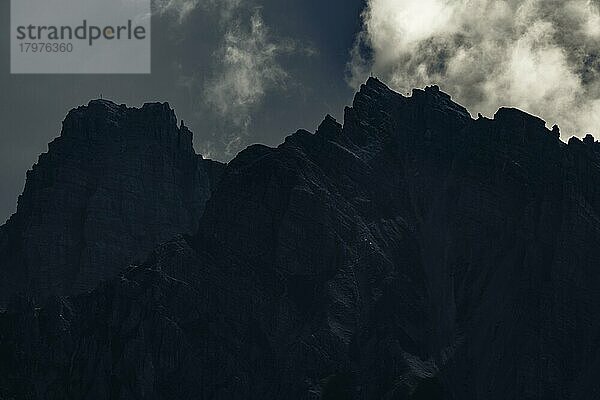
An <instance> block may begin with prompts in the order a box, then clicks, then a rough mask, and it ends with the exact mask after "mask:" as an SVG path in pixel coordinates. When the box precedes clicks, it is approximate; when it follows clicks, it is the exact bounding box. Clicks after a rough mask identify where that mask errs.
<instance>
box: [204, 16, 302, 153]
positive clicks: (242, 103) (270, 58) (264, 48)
mask: <svg viewBox="0 0 600 400" xmlns="http://www.w3.org/2000/svg"><path fill="white" fill-rule="evenodd" d="M244 22H245V21H243V20H241V19H233V20H231V21H229V29H228V30H227V33H226V35H225V37H224V40H223V43H222V46H221V47H220V49H219V50H218V51H217V52H216V54H215V59H216V63H217V64H218V65H217V68H215V70H216V71H217V72H216V73H215V74H214V75H213V76H212V78H210V79H208V80H207V82H206V84H205V89H204V97H205V102H206V103H207V104H208V105H209V106H210V107H211V109H212V110H213V111H215V112H216V113H217V114H218V115H220V116H221V117H222V118H223V119H224V120H225V121H226V124H227V125H228V126H229V132H222V134H223V135H224V140H225V155H226V156H231V155H234V154H235V153H236V152H238V151H239V150H240V149H241V148H242V147H243V146H244V144H245V139H246V136H247V135H248V128H249V126H250V124H251V122H252V114H253V113H254V112H255V111H256V108H257V107H258V106H260V105H261V104H262V102H263V100H264V98H265V96H266V94H267V92H268V91H270V90H283V89H285V88H286V84H287V82H288V79H289V75H288V73H287V72H286V71H285V69H284V68H283V67H282V66H281V64H280V62H279V57H280V56H282V55H284V54H289V53H292V52H296V51H300V50H301V49H300V48H299V47H298V46H297V45H296V43H295V42H293V41H289V40H280V39H277V38H274V37H272V35H271V34H270V32H269V29H268V27H267V26H265V24H264V21H263V19H262V17H261V14H260V11H259V10H258V9H256V10H254V13H253V14H252V15H251V17H250V20H249V21H246V23H244Z"/></svg>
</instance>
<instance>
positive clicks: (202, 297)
mask: <svg viewBox="0 0 600 400" xmlns="http://www.w3.org/2000/svg"><path fill="white" fill-rule="evenodd" d="M598 183H600V144H598V143H596V142H594V140H593V138H591V137H589V136H588V137H587V138H586V139H585V140H583V141H580V140H578V139H572V140H571V141H570V142H569V144H568V145H567V144H565V143H563V142H561V141H560V140H559V138H558V135H557V130H556V129H553V130H552V131H551V130H548V129H546V127H545V123H544V122H543V121H542V120H540V119H539V118H536V117H533V116H530V115H528V114H526V113H523V112H521V111H519V110H516V109H509V108H503V109H500V110H499V111H498V112H497V114H496V115H495V116H494V118H493V119H487V118H483V117H480V118H478V119H477V120H474V119H472V118H471V117H470V115H469V113H468V112H467V111H466V110H465V109H464V108H463V107H461V106H460V105H458V104H456V103H454V102H452V100H451V99H450V97H449V96H448V95H446V94H445V93H443V92H441V91H439V89H438V88H437V87H435V86H434V87H429V88H426V89H425V90H418V89H415V90H414V91H413V93H412V96H410V97H404V96H402V95H400V94H398V93H395V92H393V91H391V90H390V89H388V88H387V87H386V86H385V85H384V84H382V83H381V82H379V81H378V80H376V79H373V78H371V79H369V81H368V82H367V83H366V84H365V85H363V86H362V87H361V90H360V92H359V93H357V95H356V97H355V99H354V102H353V105H352V107H348V108H346V110H345V113H344V123H343V125H340V124H338V123H337V122H336V121H335V120H334V119H333V118H331V117H329V116H328V117H326V118H325V120H324V121H323V123H322V124H321V125H320V126H319V128H318V130H317V131H316V132H315V133H310V132H307V131H302V130H301V131H298V132H296V133H295V134H293V135H291V136H289V137H288V138H286V140H285V142H284V143H283V144H281V145H280V146H279V147H277V148H269V147H265V146H261V145H255V146H251V147H249V148H248V149H246V150H244V151H243V152H241V153H240V154H239V155H238V156H237V157H236V158H235V159H234V160H232V161H231V162H230V163H229V164H228V165H227V167H226V169H225V171H224V172H223V174H222V176H221V178H220V179H219V181H218V184H216V185H215V186H214V188H213V190H211V194H210V197H209V199H208V200H207V202H206V205H205V208H204V211H203V213H202V216H201V218H199V221H198V222H197V223H195V225H194V226H196V227H197V229H196V230H195V232H196V233H195V234H193V235H184V236H181V237H179V238H176V239H174V240H171V241H168V242H166V243H164V244H162V245H160V246H158V247H157V248H156V249H155V250H154V251H153V253H152V254H151V256H150V257H149V258H148V259H147V260H146V261H145V262H144V263H142V264H140V265H138V266H132V267H131V268H130V269H129V270H128V271H126V272H124V273H123V274H122V276H121V277H119V278H117V279H115V280H112V281H109V282H105V283H103V284H102V285H100V286H99V287H98V288H97V289H96V290H94V291H92V292H91V293H88V294H84V295H78V296H72V297H70V298H61V297H55V298H52V299H50V300H48V301H47V302H45V303H44V304H34V302H32V301H31V300H30V298H28V297H16V298H15V300H14V301H13V303H12V304H11V305H10V306H9V308H8V311H6V312H5V313H4V314H2V315H1V316H0V352H1V354H2V355H3V356H2V357H1V360H2V362H1V363H0V398H2V396H4V397H5V398H11V397H14V398H32V399H33V398H35V399H54V398H56V399H59V398H69V396H70V397H72V398H86V399H106V398H111V399H131V398H147V399H180V398H201V399H280V398H291V399H430V400H438V399H457V400H458V399H461V400H463V399H473V400H475V399H499V400H500V399H595V398H598V396H599V395H600V384H599V383H598V380H597V379H596V378H595V372H596V371H598V368H599V367H600V359H599V357H598V351H597V349H598V346H599V345H600V323H599V320H598V318H597V317H596V315H598V313H600V291H599V290H597V288H598V287H599V284H600V282H599V280H600V279H599V278H600V274H599V273H598V267H599V266H600V189H599V187H600V186H599V185H598ZM198 212H199V211H198Z"/></svg>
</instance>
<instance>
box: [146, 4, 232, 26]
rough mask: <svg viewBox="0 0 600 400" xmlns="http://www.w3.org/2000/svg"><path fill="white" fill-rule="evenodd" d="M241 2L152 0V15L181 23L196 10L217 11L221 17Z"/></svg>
mask: <svg viewBox="0 0 600 400" xmlns="http://www.w3.org/2000/svg"><path fill="white" fill-rule="evenodd" d="M241 1H242V0H153V3H152V4H153V7H154V13H155V14H157V15H171V16H175V17H177V20H178V21H179V22H180V23H181V22H184V21H185V19H186V18H187V17H188V16H189V15H190V14H191V13H192V11H194V10H196V9H198V8H200V7H201V8H204V9H205V10H209V11H210V10H214V9H219V10H220V12H221V13H222V15H223V16H227V15H228V14H229V13H231V11H232V10H235V9H236V8H238V7H239V6H240V4H241Z"/></svg>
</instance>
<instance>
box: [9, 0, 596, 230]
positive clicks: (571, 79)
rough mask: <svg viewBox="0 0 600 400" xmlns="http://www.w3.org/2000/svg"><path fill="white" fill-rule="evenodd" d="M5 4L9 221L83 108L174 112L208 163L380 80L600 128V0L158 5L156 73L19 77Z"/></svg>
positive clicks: (189, 0)
mask: <svg viewBox="0 0 600 400" xmlns="http://www.w3.org/2000/svg"><path fill="white" fill-rule="evenodd" d="M9 3H10V1H9V0H0V26H2V27H3V28H2V29H3V32H4V33H3V34H2V35H1V36H0V53H1V54H2V56H1V57H0V121H1V124H0V140H1V142H0V223H1V222H2V221H4V220H5V219H6V218H8V216H9V215H10V214H11V213H13V212H14V210H15V208H16V200H17V197H18V195H19V193H20V192H21V191H22V189H23V185H24V180H25V173H26V171H27V170H28V169H29V168H31V166H32V165H33V164H34V163H35V162H36V160H37V158H38V156H39V154H40V153H42V152H45V151H47V143H48V142H50V141H51V140H52V139H53V138H54V137H56V136H58V135H59V134H60V127H61V121H62V120H63V118H64V116H65V115H66V114H67V112H68V111H69V110H70V109H71V108H74V107H77V106H79V105H82V104H87V103H88V101H89V100H90V99H94V98H98V97H99V96H100V94H101V93H102V94H103V97H104V98H106V99H111V100H113V101H115V102H117V103H126V104H128V105H129V106H141V105H142V104H143V103H144V102H149V101H168V102H169V103H170V104H171V106H172V107H173V108H174V109H175V112H176V114H177V116H178V117H179V118H180V119H183V120H185V123H186V125H187V126H188V127H189V128H190V129H191V130H192V131H193V132H194V135H195V136H194V146H195V149H196V152H198V153H200V154H202V155H203V156H204V157H206V158H213V159H217V160H220V161H228V160H230V159H231V158H233V157H234V156H235V154H236V153H237V152H239V151H240V150H242V149H244V148H245V147H246V146H248V145H250V144H252V143H264V144H267V145H277V144H279V143H280V142H282V140H283V139H284V138H285V136H287V135H289V134H290V133H292V132H294V131H296V130H297V129H300V128H304V129H308V130H314V129H315V128H316V127H317V126H318V124H319V123H320V121H321V120H322V119H323V117H324V116H325V115H326V114H331V115H333V116H334V117H336V118H338V120H339V119H341V116H342V112H343V108H344V106H345V105H348V104H350V103H351V101H352V97H353V94H354V92H355V91H356V89H358V87H359V86H360V84H361V83H362V82H364V81H365V80H366V78H368V76H369V75H371V74H372V75H375V76H377V77H379V78H380V79H381V80H383V81H384V82H386V83H387V84H388V85H389V86H390V87H392V88H394V89H396V90H398V91H400V92H409V91H410V89H412V88H413V87H423V86H426V85H429V84H438V85H440V87H441V88H442V90H444V91H445V92H447V93H449V94H451V95H452V96H453V98H454V99H455V101H458V102H459V103H461V104H463V105H465V106H466V107H468V109H469V110H470V112H471V113H472V114H473V115H476V114H477V113H478V112H481V113H482V114H484V115H487V116H492V115H493V114H494V113H495V111H496V110H497V109H498V108H499V107H500V106H514V107H518V108H521V109H523V110H525V111H528V112H530V113H532V114H535V115H538V116H540V117H542V118H544V119H545V120H546V121H547V122H548V124H549V125H550V124H554V123H557V124H558V125H559V126H560V127H561V132H562V137H563V139H567V138H568V137H570V136H573V135H574V136H584V135H585V133H587V132H592V133H594V132H595V131H596V127H597V126H600V79H599V74H598V72H599V70H600V11H599V7H600V0H589V1H588V0H562V1H557V0H520V1H518V0H329V1H323V0H285V1H283V0H154V14H153V16H152V74H150V75H11V74H10V59H9V56H8V54H9V41H10V38H9V27H10V18H9V17H10V8H9Z"/></svg>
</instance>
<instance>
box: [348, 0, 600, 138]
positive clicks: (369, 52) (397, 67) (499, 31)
mask: <svg viewBox="0 0 600 400" xmlns="http://www.w3.org/2000/svg"><path fill="white" fill-rule="evenodd" d="M599 3H600V2H598V1H586V0H561V1H558V0H520V1H519V0H504V1H498V0H468V1H464V0H402V1H397V0H369V1H368V5H367V8H366V9H365V11H364V13H363V30H362V32H361V33H360V34H359V36H358V38H357V41H356V45H355V47H354V49H353V51H352V60H351V62H350V63H349V69H350V81H351V83H352V84H353V85H358V83H359V82H361V81H362V80H364V79H365V78H366V76H368V75H369V74H370V73H373V74H376V75H378V76H380V77H382V78H383V79H385V80H387V81H388V82H390V84H391V85H392V86H394V87H395V88H396V89H398V90H401V91H406V90H408V89H410V88H411V87H415V86H424V85H427V84H430V83H438V84H440V86H442V88H443V89H444V90H446V91H447V92H449V93H451V94H453V95H454V97H455V98H456V99H457V100H458V101H459V102H461V103H463V104H465V105H466V106H468V107H469V109H470V110H471V112H482V113H483V114H487V115H490V114H493V113H494V112H495V111H496V109H497V108H498V107H499V106H502V105H511V106H516V107H519V108H522V109H524V110H526V111H529V112H532V113H534V114H537V115H539V116H541V117H543V118H544V119H546V120H547V121H548V122H549V123H554V122H557V123H559V124H560V125H561V128H562V132H563V135H564V136H570V135H577V136H581V135H583V134H584V133H585V132H588V131H591V132H593V131H598V128H600V79H599V72H600V12H599V9H598V5H599Z"/></svg>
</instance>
